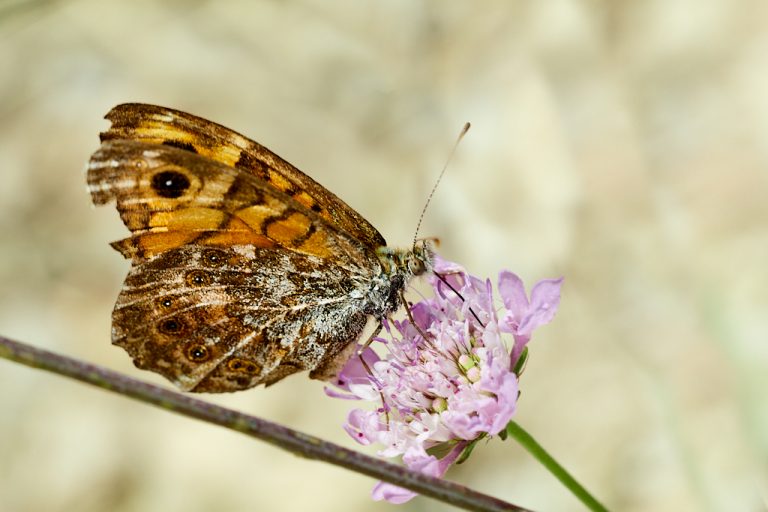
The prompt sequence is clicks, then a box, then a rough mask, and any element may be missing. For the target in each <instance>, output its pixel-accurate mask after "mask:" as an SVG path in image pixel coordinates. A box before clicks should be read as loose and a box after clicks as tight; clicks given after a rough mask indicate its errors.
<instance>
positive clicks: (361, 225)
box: [101, 103, 386, 248]
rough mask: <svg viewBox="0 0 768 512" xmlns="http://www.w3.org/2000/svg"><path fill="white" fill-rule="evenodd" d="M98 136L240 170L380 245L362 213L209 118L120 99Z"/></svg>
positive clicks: (372, 244)
mask: <svg viewBox="0 0 768 512" xmlns="http://www.w3.org/2000/svg"><path fill="white" fill-rule="evenodd" d="M106 117H107V119H109V120H110V121H111V122H112V126H111V127H110V129H109V130H107V131H106V132H104V133H102V134H101V139H102V141H107V140H112V139H130V140H137V141H143V142H147V143H152V144H163V145H167V146H174V147H178V148H181V149H184V150H186V151H190V152H195V153H198V154H200V155H201V156H204V157H206V158H208V159H211V160H215V161H217V162H220V163H222V164H225V165H227V166H230V167H234V168H237V169H241V170H243V171H245V172H247V173H250V174H252V175H254V176H256V177H257V178H259V179H260V180H262V181H264V182H266V183H268V184H269V185H270V186H271V187H273V188H275V189H278V190H280V191H282V192H284V193H286V194H287V195H290V196H292V197H293V198H294V199H295V200H296V201H298V202H299V203H301V204H303V205H304V206H306V207H307V208H309V209H311V210H313V211H315V212H316V213H317V214H318V215H319V216H320V217H322V218H324V219H325V220H327V221H329V222H330V223H332V224H333V225H334V226H336V227H337V228H339V229H341V230H343V231H346V232H347V233H349V234H350V235H351V236H352V237H353V238H355V239H357V240H360V241H361V242H362V243H363V244H365V245H366V246H368V247H371V248H376V247H379V246H384V245H386V242H385V241H384V238H383V237H382V236H381V234H380V233H379V232H378V231H377V230H376V228H374V227H373V226H372V225H371V224H370V223H369V222H368V221H367V220H365V218H364V217H363V216H362V215H360V214H359V213H357V212H356V211H355V210H353V209H352V208H350V207H349V206H348V205H347V204H346V203H345V202H344V201H342V200H341V199H339V198H338V197H337V196H336V195H335V194H333V193H332V192H330V191H329V190H328V189H326V188H325V187H323V186H322V185H320V184H319V183H317V182H316V181H315V180H313V179H312V178H310V177H309V176H307V175H306V174H304V173H303V172H301V171H300V170H298V169H297V168H296V167H294V166H293V165H291V164H290V163H288V162H286V161H285V160H283V159H282V158H280V157H279V156H277V155H276V154H274V153H273V152H271V151H270V150H268V149H267V148H265V147H264V146H262V145H261V144H259V143H257V142H254V141H252V140H250V139H248V138H247V137H244V136H243V135H240V134H239V133H237V132H235V131H232V130H230V129H229V128H225V127H224V126H221V125H219V124H216V123H214V122H212V121H208V120H205V119H202V118H200V117H197V116H193V115H191V114H187V113H185V112H180V111H178V110H173V109H170V108H166V107H159V106H156V105H146V104H142V103H125V104H122V105H118V106H116V107H115V108H113V109H112V110H111V111H110V112H109V113H108V114H107V116H106Z"/></svg>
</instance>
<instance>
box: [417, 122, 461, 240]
mask: <svg viewBox="0 0 768 512" xmlns="http://www.w3.org/2000/svg"><path fill="white" fill-rule="evenodd" d="M469 127H470V124H469V123H464V128H462V129H461V133H459V136H458V137H456V142H455V143H454V144H453V149H451V153H450V154H449V155H448V159H447V160H446V161H445V165H444V166H443V170H442V171H440V175H439V176H438V177H437V181H435V185H434V186H433V187H432V191H431V192H430V193H429V196H427V202H426V203H424V208H423V209H422V210H421V215H420V216H419V223H418V224H416V233H414V235H413V246H414V247H415V246H416V240H418V239H419V229H421V222H422V221H423V220H424V214H425V213H427V207H428V206H429V202H430V201H432V196H434V195H435V191H436V190H437V186H438V185H439V184H440V180H442V179H443V174H445V171H446V169H448V164H449V163H451V160H452V159H453V154H454V153H456V148H457V147H459V142H461V139H463V138H464V136H465V135H466V134H467V132H468V131H469Z"/></svg>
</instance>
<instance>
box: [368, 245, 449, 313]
mask: <svg viewBox="0 0 768 512" xmlns="http://www.w3.org/2000/svg"><path fill="white" fill-rule="evenodd" d="M376 255H377V256H378V258H379V262H380V263H381V268H382V272H381V274H380V275H379V276H377V277H376V278H375V279H373V280H372V282H371V287H370V289H369V291H368V294H367V297H366V299H367V305H366V308H365V309H366V313H368V314H370V315H372V316H374V317H376V318H379V319H381V318H385V317H387V316H388V315H389V314H390V313H393V312H394V311H396V310H397V309H398V308H399V307H400V305H401V300H400V294H401V292H402V291H403V290H404V289H405V287H406V286H407V285H408V283H409V282H410V280H411V279H412V278H414V277H416V276H420V275H422V274H425V273H427V272H431V271H432V265H433V260H434V249H433V248H432V244H431V243H430V241H428V240H419V241H418V242H417V243H416V244H415V245H414V246H413V247H411V248H409V249H393V248H391V247H381V248H379V249H378V250H377V251H376Z"/></svg>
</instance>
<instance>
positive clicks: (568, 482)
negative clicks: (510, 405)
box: [506, 421, 608, 512]
mask: <svg viewBox="0 0 768 512" xmlns="http://www.w3.org/2000/svg"><path fill="white" fill-rule="evenodd" d="M506 432H507V435H509V436H510V437H512V438H513V439H514V440H515V441H517V442H518V443H520V444H521V445H522V447H523V448H525V449H526V450H527V451H528V453H530V454H531V455H533V457H534V458H535V459H536V460H538V461H539V462H540V463H541V464H542V465H543V466H544V467H545V468H547V470H549V472H550V473H552V474H553V475H555V478H557V479H558V480H560V482H561V483H562V484H563V485H564V486H565V487H566V488H568V490H569V491H571V492H572V493H573V494H574V495H575V496H576V497H577V498H578V499H579V500H580V501H581V502H582V503H583V504H584V505H586V507H587V508H588V509H589V510H592V511H594V512H608V509H607V508H605V506H603V504H602V503H600V502H599V501H597V499H595V497H594V496H592V495H591V494H589V492H588V491H587V490H586V489H585V488H584V487H583V486H582V485H581V484H580V483H579V482H577V481H576V479H575V478H573V476H571V474H570V473H568V471H566V470H565V468H564V467H563V466H561V465H560V464H558V462H557V461H556V460H555V459H554V458H552V456H551V455H550V454H549V453H547V451H546V450H545V449H544V448H543V447H542V446H541V445H540V444H539V443H537V442H536V440H535V439H534V438H533V437H532V436H531V434H529V433H528V432H526V431H525V430H523V427H521V426H520V425H518V424H517V423H515V422H514V421H510V422H509V424H508V425H507V430H506Z"/></svg>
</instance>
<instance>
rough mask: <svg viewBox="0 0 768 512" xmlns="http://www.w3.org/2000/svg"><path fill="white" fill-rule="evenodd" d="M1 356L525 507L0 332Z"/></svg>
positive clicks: (310, 449) (405, 482)
mask: <svg viewBox="0 0 768 512" xmlns="http://www.w3.org/2000/svg"><path fill="white" fill-rule="evenodd" d="M0 357H3V358H6V359H10V360H12V361H16V362H18V363H22V364H25V365H27V366H31V367H33V368H40V369H43V370H47V371H50V372H53V373H58V374H60V375H64V376H66V377H70V378H73V379H77V380H80V381H82V382H87V383H88V384H93V385H94V386H98V387H101V388H104V389H108V390H110V391H114V392H115V393H119V394H121V395H125V396H128V397H131V398H134V399H136V400H140V401H142V402H146V403H149V404H152V405H156V406H158V407H160V408H162V409H166V410H169V411H172V412H175V413H178V414H183V415H184V416H189V417H192V418H197V419H199V420H203V421H207V422H209V423H213V424H216V425H220V426H222V427H226V428H229V429H231V430H235V431H237V432H240V433H243V434H245V435H248V436H251V437H255V438H257V439H261V440H262V441H266V442H268V443H270V444H273V445H275V446H278V447H280V448H283V449H285V450H288V451H290V452H292V453H294V454H297V455H300V456H302V457H306V458H308V459H316V460H322V461H325V462H329V463H331V464H335V465H337V466H341V467H344V468H347V469H350V470H352V471H356V472H358V473H362V474H365V475H368V476H370V477H373V478H377V479H379V480H384V481H386V482H390V483H392V484H395V485H398V486H401V487H405V488H408V489H410V490H412V491H415V492H418V493H419V494H423V495H424V496H429V497H431V498H434V499H436V500H439V501H443V502H445V503H449V504H451V505H454V506H457V507H460V508H464V509H466V510H476V511H502V510H505V511H509V510H512V511H525V510H526V509H524V508H521V507H518V506H515V505H512V504H510V503H507V502H504V501H501V500H499V499H496V498H493V497H491V496H488V495H486V494H482V493H479V492H477V491H473V490H471V489H468V488H467V487H464V486H462V485H459V484H455V483H453V482H448V481H446V480H441V479H439V478H433V477H430V476H427V475H424V474H421V473H417V472H414V471H410V470H408V469H407V468H405V467H402V466H397V465H395V464H390V463H388V462H384V461H382V460H379V459H375V458H373V457H369V456H367V455H363V454H361V453H358V452H355V451H352V450H349V449H347V448H344V447H341V446H338V445H335V444H333V443H329V442H327V441H323V440H321V439H318V438H316V437H314V436H311V435H308V434H303V433H301V432H298V431H296V430H293V429H290V428H287V427H284V426H282V425H278V424H276V423H272V422H270V421H265V420H263V419H260V418H256V417H254V416H249V415H246V414H242V413H239V412H237V411H233V410H231V409H226V408H224V407H220V406H218V405H214V404H211V403H208V402H204V401H202V400H199V399H197V398H192V397H191V396H189V395H183V394H181V393H177V392H175V391H170V390H168V389H164V388H161V387H159V386H154V385H152V384H147V383H145V382H141V381H138V380H136V379H133V378H130V377H126V376H125V375H121V374H119V373H117V372H114V371H112V370H108V369H106V368H103V367H101V366H96V365H93V364H89V363H86V362H83V361H80V360H77V359H73V358H70V357H66V356H62V355H58V354H54V353H53V352H49V351H47V350H42V349H38V348H34V347H31V346H29V345H26V344H23V343H19V342H16V341H12V340H10V339H8V338H5V337H3V336H0Z"/></svg>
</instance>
